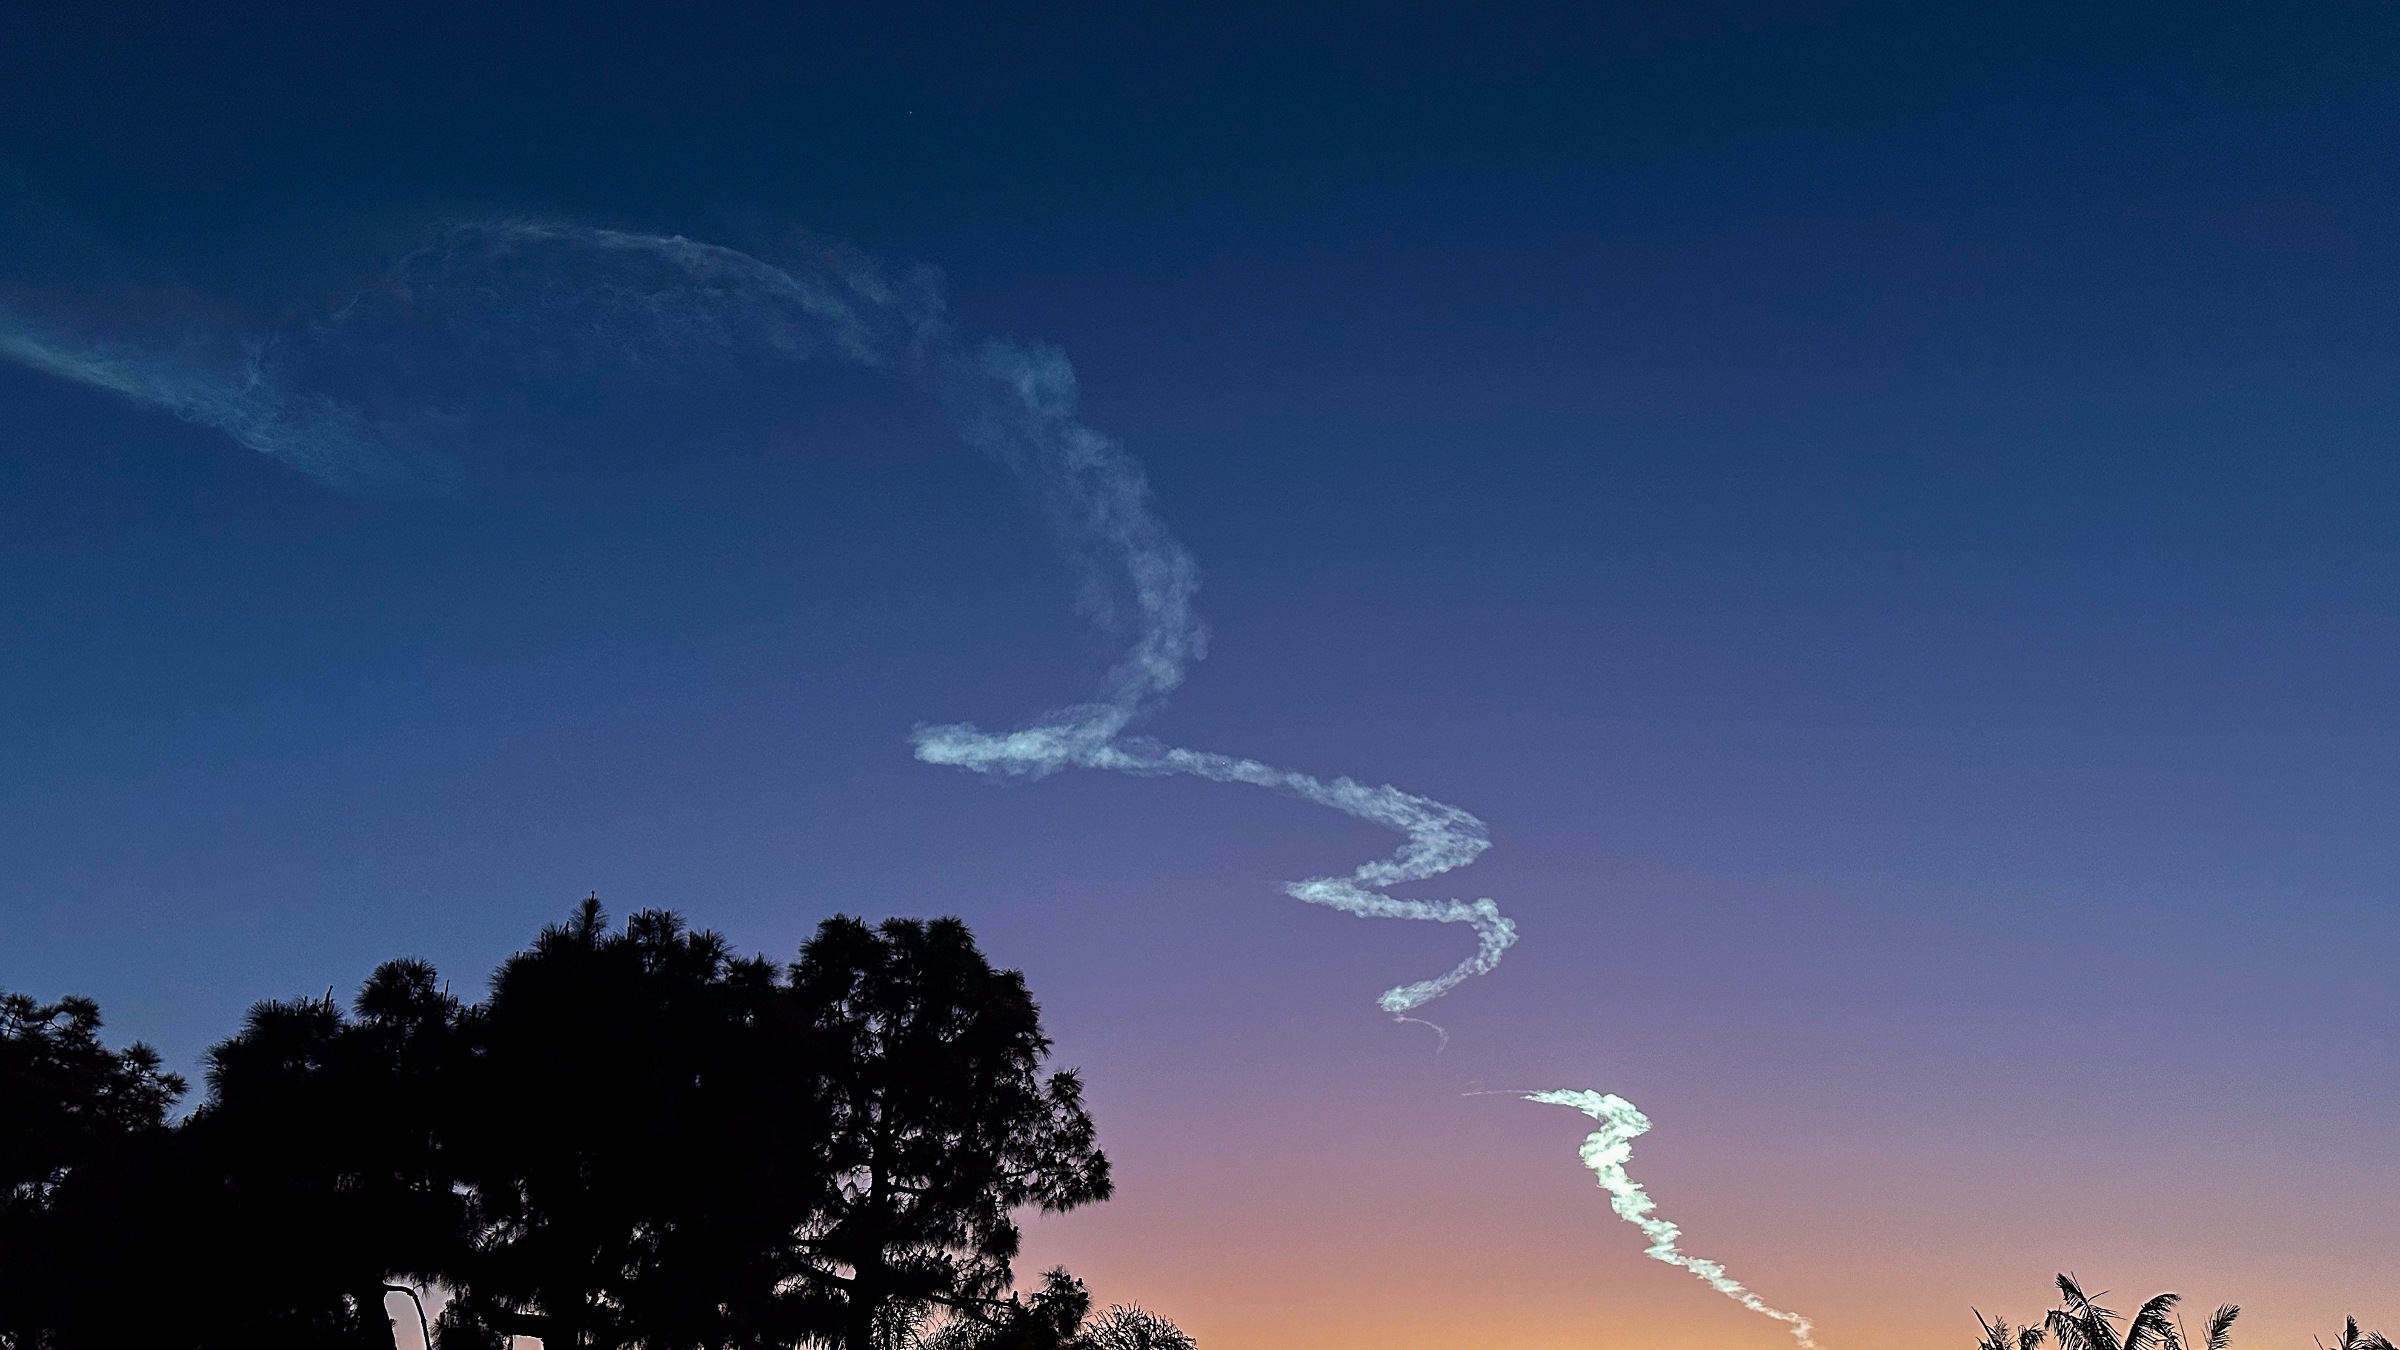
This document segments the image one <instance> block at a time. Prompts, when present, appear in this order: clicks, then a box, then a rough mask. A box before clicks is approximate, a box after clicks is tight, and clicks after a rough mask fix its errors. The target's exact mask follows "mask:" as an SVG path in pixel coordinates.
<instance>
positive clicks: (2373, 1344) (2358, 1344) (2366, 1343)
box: [2317, 1317, 2392, 1350]
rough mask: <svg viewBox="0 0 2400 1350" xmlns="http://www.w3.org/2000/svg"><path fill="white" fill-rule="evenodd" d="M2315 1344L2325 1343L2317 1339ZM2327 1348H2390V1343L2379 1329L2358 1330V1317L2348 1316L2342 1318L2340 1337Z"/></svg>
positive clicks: (2345, 1349)
mask: <svg viewBox="0 0 2400 1350" xmlns="http://www.w3.org/2000/svg"><path fill="white" fill-rule="evenodd" d="M2317 1344H2318V1345H2320V1346H2323V1345H2324V1344H2325V1343H2324V1342H2323V1341H2319V1342H2317ZM2329 1350H2392V1343H2391V1341H2390V1340H2389V1339H2387V1338H2386V1337H2385V1336H2384V1334H2383V1333H2382V1332H2380V1331H2363V1332H2362V1331H2360V1330H2359V1329H2358V1319H2357V1318H2355V1317H2350V1318H2344V1319H2343V1321H2342V1335H2341V1339H2339V1340H2337V1341H2335V1342H2334V1343H2333V1345H2332V1346H2331V1347H2330V1348H2329Z"/></svg>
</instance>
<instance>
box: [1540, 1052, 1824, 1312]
mask: <svg viewBox="0 0 2400 1350" xmlns="http://www.w3.org/2000/svg"><path fill="white" fill-rule="evenodd" d="M1525 1100H1527V1101H1529V1102H1542V1103H1545V1104H1547V1105H1551V1106H1571V1107H1573V1108H1575V1109H1576V1110H1578V1111H1581V1112H1583V1113H1584V1114H1585V1115H1587V1116H1590V1117H1591V1118H1592V1119H1594V1120H1596V1121H1599V1122H1600V1128H1599V1129H1597V1130H1594V1131H1592V1132H1591V1133H1590V1134H1588V1135H1585V1136H1584V1138H1583V1165H1584V1166H1586V1167H1588V1168H1590V1169H1592V1175H1593V1176H1595V1177H1597V1178H1599V1181H1600V1189H1601V1190H1604V1191H1606V1192H1608V1207H1609V1208H1610V1209H1613V1210H1615V1211H1616V1212H1617V1217H1618V1218H1620V1219H1623V1220H1624V1221H1625V1222H1627V1223H1629V1224H1632V1225H1633V1226H1634V1227H1636V1228H1639V1229H1641V1230H1642V1235H1643V1236H1645V1237H1647V1238H1649V1239H1650V1249H1649V1250H1648V1251H1647V1252H1645V1253H1643V1254H1644V1255H1645V1256H1648V1257H1650V1258H1652V1259H1653V1260H1658V1261H1664V1262H1666V1263H1667V1264H1668V1265H1670V1266H1681V1267H1683V1268H1684V1269H1685V1270H1688V1271H1690V1272H1692V1273H1693V1274H1694V1275H1697V1276H1699V1277H1700V1278H1701V1279H1702V1280H1704V1281H1706V1282H1707V1284H1708V1287H1709V1288H1711V1289H1714V1290H1716V1291H1717V1292H1718V1293H1720V1294H1723V1295H1724V1296H1725V1297H1727V1298H1729V1299H1732V1300H1733V1301H1734V1302H1736V1303H1739V1304H1741V1305H1742V1306H1743V1307H1745V1308H1748V1309H1749V1310H1750V1311H1752V1312H1754V1313H1757V1314H1759V1315H1760V1316H1762V1317H1772V1318H1774V1319H1775V1320H1776V1321H1778V1322H1789V1323H1791V1324H1792V1339H1793V1340H1796V1341H1798V1342H1800V1344H1801V1345H1802V1346H1804V1347H1806V1348H1807V1350H1816V1345H1817V1343H1816V1342H1815V1341H1813V1340H1811V1339H1809V1333H1810V1332H1811V1331H1812V1330H1813V1327H1812V1326H1811V1324H1810V1322H1809V1320H1808V1319H1807V1318H1805V1317H1802V1316H1801V1315H1800V1314H1798V1313H1788V1312H1784V1311H1782V1310H1781V1309H1778V1308H1770V1307H1768V1306H1767V1305H1766V1303H1765V1302H1764V1301H1762V1300H1761V1299H1760V1298H1759V1296H1758V1295H1756V1294H1753V1293H1751V1292H1750V1291H1749V1290H1748V1289H1745V1288H1743V1287H1742V1285H1741V1282H1740V1281H1738V1280H1736V1279H1734V1278H1733V1277H1732V1276H1730V1275H1727V1274H1726V1273H1725V1267H1724V1266H1722V1265H1719V1264H1718V1263H1716V1262H1714V1261H1707V1260H1703V1259H1701V1258H1699V1257H1697V1256H1691V1255H1687V1254H1686V1253H1684V1252H1683V1251H1681V1250H1679V1249H1678V1248H1677V1247H1676V1245H1675V1242H1676V1239H1678V1238H1680V1237H1682V1236H1683V1230H1682V1229H1680V1228H1677V1227H1676V1226H1675V1225H1674V1224H1671V1223H1669V1222H1667V1221H1666V1220H1665V1219H1661V1218H1659V1217H1657V1210H1658V1202H1657V1201H1655V1200H1652V1199H1651V1198H1650V1194H1649V1192H1647V1191H1645V1190H1643V1189H1642V1186H1641V1183H1640V1182H1638V1181H1635V1180H1634V1179H1633V1178H1632V1177H1630V1176H1627V1175H1626V1174H1625V1164H1626V1162H1627V1160H1629V1159H1631V1158H1632V1157H1633V1140H1634V1137H1635V1136H1636V1135H1643V1134H1648V1133H1649V1132H1650V1117H1648V1116H1645V1115H1643V1114H1642V1113H1641V1112H1640V1111H1638V1110H1636V1109H1634V1105H1633V1103H1632V1102H1629V1101H1627V1100H1625V1099H1624V1098H1623V1097H1620V1096H1618V1095H1616V1094H1615V1093H1613V1092H1576V1091H1572V1090H1569V1089H1564V1088H1562V1089H1559V1090H1556V1091H1552V1092H1528V1093H1526V1094H1525Z"/></svg>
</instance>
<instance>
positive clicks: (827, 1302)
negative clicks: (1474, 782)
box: [0, 898, 1190, 1350]
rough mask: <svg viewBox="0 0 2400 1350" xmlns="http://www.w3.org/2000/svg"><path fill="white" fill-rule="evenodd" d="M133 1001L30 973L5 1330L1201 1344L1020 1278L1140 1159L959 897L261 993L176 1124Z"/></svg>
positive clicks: (660, 930)
mask: <svg viewBox="0 0 2400 1350" xmlns="http://www.w3.org/2000/svg"><path fill="white" fill-rule="evenodd" d="M99 1026H100V1020H99V1011H98V1009H97V1008H96V1007H94V1006H92V1005H91V1004H90V1003H89V1001H86V1000H73V999H69V1000H62V1001H61V1002H59V1003H57V1004H52V1005H38V1004H35V1003H33V1002H32V1001H31V1000H30V999H27V998H24V997H22V996H6V997H0V1183H4V1184H5V1185H6V1187H7V1189H6V1191H5V1192H4V1193H0V1350H115V1347H118V1346H123V1345H135V1344H138V1345H141V1346H143V1347H145V1350H236V1348H237V1347H238V1350H394V1347H395V1345H396V1341H397V1337H396V1335H395V1331H394V1327H393V1322H392V1319H391V1318H390V1317H389V1316H388V1315H387V1313H386V1311H385V1302H384V1300H385V1295H386V1294H387V1293H389V1292H392V1291H395V1290H398V1291H404V1292H408V1293H410V1294H411V1295H412V1297H413V1295H414V1293H415V1290H414V1288H413V1286H415V1285H418V1284H439V1285H441V1286H443V1287H445V1288H446V1289H447V1290H449V1291H450V1292H451V1294H452V1298H451V1299H450V1301H449V1302H448V1304H447V1306H446V1307H445V1308H444V1309H443V1312H442V1316H441V1320H440V1323H439V1326H438V1328H436V1330H437V1332H438V1334H437V1335H436V1336H435V1338H434V1339H435V1340H436V1341H437V1342H438V1344H439V1345H440V1346H441V1348H442V1350H498V1347H500V1346H502V1345H503V1344H505V1343H506V1341H507V1338H509V1337H512V1336H521V1335H530V1336H536V1337H539V1338H541V1340H542V1343H543V1344H544V1345H546V1346H549V1347H552V1350H569V1348H570V1347H579V1348H589V1350H631V1348H632V1347H636V1346H639V1347H641V1348H642V1350H800V1347H819V1348H820V1350H821V1348H822V1347H828V1346H833V1347H840V1350H924V1348H925V1347H929V1346H934V1345H940V1346H944V1347H949V1350H1190V1341H1189V1339H1188V1338H1184V1337H1182V1336H1181V1334H1180V1333H1178V1332H1175V1331H1174V1329H1173V1327H1172V1325H1171V1324H1168V1323H1165V1322H1164V1321H1163V1320H1161V1319H1156V1318H1150V1317H1149V1315H1148V1314H1140V1313H1138V1310H1125V1309H1115V1310H1111V1312H1110V1313H1109V1314H1108V1315H1106V1316H1104V1317H1102V1318H1100V1319H1096V1320H1091V1321H1090V1322H1089V1324H1088V1325H1087V1314H1088V1313H1089V1312H1090V1308H1091V1297H1090V1295H1089V1293H1088V1292H1087V1291H1086V1290H1085V1289H1084V1287H1083V1286H1082V1285H1081V1284H1080V1283H1079V1282H1077V1281H1076V1280H1075V1279H1074V1278H1073V1277H1072V1276H1070V1275H1068V1274H1067V1273H1066V1272H1065V1271H1063V1270H1060V1271H1052V1272H1051V1273H1050V1274H1049V1276H1048V1277H1047V1278H1046V1279H1045V1281H1044V1283H1043V1285H1042V1287H1041V1288H1040V1289H1038V1290H1036V1291H1033V1292H1031V1293H1030V1294H1022V1295H1021V1294H1018V1293H1016V1292H1014V1291H1013V1290H1012V1284H1013V1276H1012V1270H1011V1261H1012V1260H1013V1258H1014V1257H1015V1255H1016V1253H1017V1247H1018V1232H1017V1228H1016V1225H1015V1223H1014V1221H1013V1219H1012V1217H1011V1215H1012V1212H1013V1211H1015V1210H1017V1209H1019V1208H1022V1207H1024V1206H1029V1205H1030V1206H1036V1207H1039V1208H1042V1209H1046V1210H1052V1211H1056V1210H1065V1209H1071V1208H1073V1207H1075V1206H1077V1205H1081V1204H1085V1203H1088V1202H1090V1201H1094V1200H1099V1199H1103V1198H1105V1197H1106V1196H1107V1194H1108V1192H1109V1181H1108V1163H1107V1160H1106V1159H1105V1158H1104V1157H1103V1156H1102V1155H1101V1153H1100V1151H1099V1149H1098V1147H1097V1146H1096V1144H1095V1142H1094V1139H1093V1130H1092V1122H1091V1118H1090V1116H1089V1115H1088V1114H1087V1113H1086V1112H1085V1110H1084V1107H1083V1102H1082V1088H1081V1084H1080V1082H1079V1081H1078V1080H1077V1078H1076V1076H1075V1075H1074V1074H1073V1073H1048V1074H1045V1072H1044V1069H1043V1063H1042V1061H1043V1059H1044V1057H1045V1055H1046V1054H1047V1053H1048V1051H1049V1048H1050V1042H1049V1040H1048V1038H1047V1037H1046V1036H1045V1035H1044V1034H1043V1032H1042V1027H1041V1017H1040V1009H1039V1007H1038V1006H1037V1005H1036V1004H1035V1003H1034V1001H1033V999H1032V997H1031V995H1030V994H1029V993H1028V992H1027V991H1026V988H1025V982H1024V978H1023V977H1022V976H1021V975H1019V974H1018V973H1017V972H1015V971H1008V970H996V969H994V968H993V967H992V965H991V964H990V962H989V961H987V960H986V959H985V958H984V956H983V954H982V953H981V952H980V951H978V950H977V949H976V947H975V943H974V939H973V938H972V936H971V935H970V934H969V933H968V932H967V929H966V927H965V926H964V925H963V924H961V923H959V922H958V921H957V920H955V919H941V920H936V921H933V922H930V923H927V922H919V921H916V920H902V919H895V920H890V921H887V922H885V923H884V924H882V925H881V926H880V927H876V928H870V927H868V926H867V925H866V924H864V923H862V922H860V921H859V920H856V919H851V918H843V917H836V918H834V919H830V920H827V921H826V922H825V923H824V924H823V925H821V926H820V927H819V929H818V931H817V933H816V936H815V937H813V938H812V939H811V940H810V941H809V942H808V944H807V945H806V946H805V947H804V948H803V949H802V950H801V953H800V958H799V960H798V961H797V962H796V963H795V964H794V965H793V966H791V967H790V968H789V969H788V971H787V970H785V969H782V968H779V967H778V966H776V965H775V964H774V963H773V962H770V961H767V960H764V959H759V958H748V959H745V958H740V957H737V956H736V955H735V954H734V953H733V952H732V950H731V949H730V948H729V946H728V945H727V944H726V942H725V941H724V940H723V939H722V938H720V937H718V936H717V935H715V934H713V933H707V932H694V931H692V930H690V929H689V928H688V927H687V925H685V923H684V922H683V920H682V919H680V918H679V917H677V916H676V915H674V914H671V913H667V912H663V911H645V912H642V913H637V914H635V915H633V916H632V917H631V918H629V919H628V920H627V921H626V922H625V925H624V927H623V928H622V930H620V931H612V930H611V929H610V928H609V926H608V923H607V916H606V915H605V914H604V913H603V911H602V910H601V907H600V904H599V901H598V899H597V898H593V899H590V900H586V901H585V902H584V903H583V904H582V905H581V906H579V907H578V908H577V909H576V911H575V912H574V914H573V915H572V916H570V918H569V919H568V920H567V922H565V923H563V924H560V925H556V926H553V927H549V928H545V929H543V930H542V932H541V934H540V935H539V936H538V937H537V938H536V939H535V941H534V943H533V945H532V946H531V947H530V948H528V949H527V950H525V951H522V952H519V953H518V954H516V955H515V956H513V957H511V958H510V959H509V960H508V961H507V962H506V963H504V964H503V965H502V966H501V968H500V970H499V971H498V972H497V973H496V974H495V975H494V977H493V979H492V983H491V989H490V993H489V996H488V997H487V998H486V999H485V1001H484V1002H482V1003H481V1004H478V1005H474V1006H466V1005H462V1004H461V1003H460V1001H459V1000H457V999H455V998H453V997H451V995H450V994H449V992H448V991H447V989H446V987H445V986H443V985H442V983H441V981H440V979H439V977H438V976H437V975H436V973H435V972H434V970H433V968H432V967H430V966H428V965H426V964H424V963H423V962H420V961H393V962H388V963H386V964H385V965H383V966H381V967H379V968H378V969H377V970H376V971H375V973H374V974H373V975H372V976H371V977H369V978H368V980H367V981H366V982H365V984H364V985H363V986H362V987H361V988H360V990H359V993H358V995H357V997H356V999H355V1000H353V1001H352V1003H351V1005H350V1006H349V1007H348V1008H344V1007H342V1006H341V1005H339V1004H337V1003H336V1002H335V1000H334V999H333V997H332V994H331V992H330V991H328V993H327V994H326V995H325V996H323V997H318V998H302V999H295V1000H290V1001H284V1002H268V1003H260V1004H257V1005H255V1006H254V1007H252V1008H251V1009H250V1011H249V1014H248V1015H247V1017H246V1018H245V1019H244V1021H243V1024H242V1027H241V1029H240V1030H239V1031H238V1032H237V1033H236V1034H235V1035H233V1036H231V1037H229V1038H227V1039H226V1040H225V1041H223V1042H222V1043H220V1044H218V1045H217V1046H216V1047H214V1048H213V1049H212V1050H211V1051H210V1052H209V1054H208V1059H207V1064H208V1075H207V1076H208V1096H207V1099H206V1101H205V1102H204V1103H203V1104H202V1105H201V1106H200V1107H199V1109H197V1110H196V1111H194V1112H193V1113H192V1114H191V1115H190V1116H189V1117H188V1118H187V1119H185V1120H184V1121H183V1122H181V1123H180V1124H176V1125H170V1124H169V1123H168V1122H167V1118H166V1112H167V1109H168V1107H169V1106H170V1105H171V1104H172V1102H173V1101H174V1099H175V1097H176V1095H177V1094H178V1093H179V1092H181V1091H182V1089H183V1084H182V1082H181V1080H179V1079H177V1078H175V1077H174V1076H173V1075H171V1074H166V1073H164V1072H162V1071H161V1070H160V1068H159V1064H158V1059H157V1056H156V1055H154V1054H152V1053H151V1052H150V1051H149V1050H147V1049H146V1048H144V1047H141V1046H138V1045H137V1046H132V1047H129V1048H128V1049H126V1050H123V1051H115V1052H112V1051H109V1050H107V1049H106V1048H105V1047H103V1046H102V1045H101V1043H100V1040H99V1037H98V1031H99ZM421 1308H422V1305H420V1310H421ZM420 1315H421V1314H420ZM1144 1319H1148V1320H1144Z"/></svg>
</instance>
